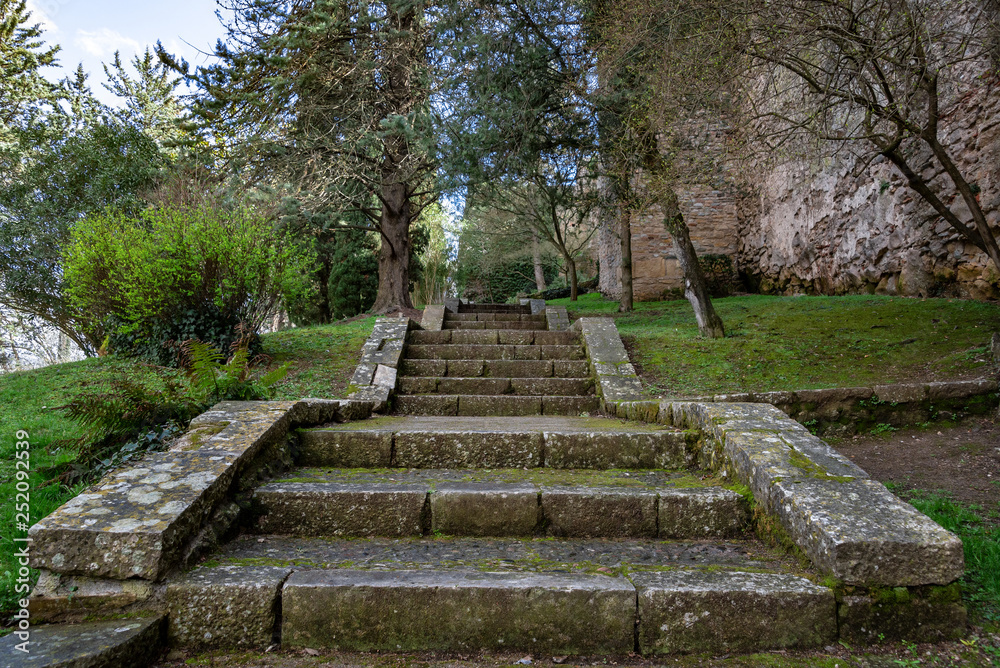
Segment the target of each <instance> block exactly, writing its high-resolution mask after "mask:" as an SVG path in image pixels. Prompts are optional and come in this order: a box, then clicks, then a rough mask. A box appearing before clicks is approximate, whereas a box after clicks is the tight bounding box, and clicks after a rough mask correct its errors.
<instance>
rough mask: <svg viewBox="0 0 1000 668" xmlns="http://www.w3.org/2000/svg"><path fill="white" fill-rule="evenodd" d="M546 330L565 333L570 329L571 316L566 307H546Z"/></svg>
mask: <svg viewBox="0 0 1000 668" xmlns="http://www.w3.org/2000/svg"><path fill="white" fill-rule="evenodd" d="M545 324H546V329H548V330H549V331H552V332H563V331H566V330H567V329H569V314H568V313H567V312H566V307H565V306H546V307H545Z"/></svg>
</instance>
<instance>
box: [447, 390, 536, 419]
mask: <svg viewBox="0 0 1000 668" xmlns="http://www.w3.org/2000/svg"><path fill="white" fill-rule="evenodd" d="M458 414H459V415H483V416H490V415H509V416H517V415H541V414H542V398H541V397H518V396H513V395H503V396H477V395H461V396H459V397H458Z"/></svg>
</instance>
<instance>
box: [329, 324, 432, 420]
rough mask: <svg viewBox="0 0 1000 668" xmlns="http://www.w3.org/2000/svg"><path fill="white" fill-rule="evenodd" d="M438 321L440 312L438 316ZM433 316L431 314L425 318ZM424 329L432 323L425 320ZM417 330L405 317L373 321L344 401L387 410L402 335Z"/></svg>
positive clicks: (393, 385)
mask: <svg viewBox="0 0 1000 668" xmlns="http://www.w3.org/2000/svg"><path fill="white" fill-rule="evenodd" d="M440 315H441V317H442V319H443V317H444V314H443V312H442V313H441V314H440ZM431 316H433V312H432V313H431V314H430V315H429V316H425V317H431ZM428 326H429V327H432V326H433V325H432V323H431V322H430V321H428ZM415 327H420V325H418V324H417V323H416V322H414V321H413V320H411V319H409V318H405V317H402V318H386V317H382V318H377V319H376V320H375V326H374V327H373V328H372V333H371V334H370V335H369V336H368V339H367V340H366V341H365V343H364V345H363V346H362V347H361V361H360V362H359V363H358V366H357V368H356V369H355V370H354V375H353V376H351V382H350V383H349V385H348V387H347V390H348V395H347V398H348V399H353V400H356V401H364V402H371V403H372V404H373V410H375V411H378V412H381V411H383V410H385V409H386V408H387V407H388V404H389V399H390V398H391V397H392V394H393V392H395V390H396V369H397V368H398V367H399V363H400V361H401V360H402V358H403V350H404V348H405V347H406V334H407V332H409V331H410V329H412V328H415Z"/></svg>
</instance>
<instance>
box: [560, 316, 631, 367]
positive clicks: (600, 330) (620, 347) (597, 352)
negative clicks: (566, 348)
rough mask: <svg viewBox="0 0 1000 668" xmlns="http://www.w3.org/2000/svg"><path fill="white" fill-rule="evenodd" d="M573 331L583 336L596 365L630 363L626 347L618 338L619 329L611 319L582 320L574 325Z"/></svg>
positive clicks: (590, 356) (591, 359) (589, 355)
mask: <svg viewBox="0 0 1000 668" xmlns="http://www.w3.org/2000/svg"><path fill="white" fill-rule="evenodd" d="M573 329H574V330H575V331H579V332H580V334H581V335H582V338H583V344H584V346H586V348H587V356H588V357H589V358H590V361H591V362H593V363H594V364H598V363H603V364H617V363H621V362H628V361H629V359H628V353H627V352H626V351H625V346H624V344H622V340H621V337H620V336H618V328H617V327H615V323H614V321H613V320H612V319H611V318H580V319H579V320H577V321H576V322H575V323H573Z"/></svg>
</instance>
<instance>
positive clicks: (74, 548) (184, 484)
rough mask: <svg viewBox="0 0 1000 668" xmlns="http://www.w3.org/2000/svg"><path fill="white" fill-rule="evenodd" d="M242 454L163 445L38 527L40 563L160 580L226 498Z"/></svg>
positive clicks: (35, 562) (35, 548)
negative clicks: (172, 448)
mask: <svg viewBox="0 0 1000 668" xmlns="http://www.w3.org/2000/svg"><path fill="white" fill-rule="evenodd" d="M237 459H238V458H237V455H235V454H233V453H231V452H226V451H216V450H206V449H201V450H195V451H193V452H163V453H155V454H152V455H147V456H146V457H145V458H143V459H142V461H140V462H139V463H138V464H137V465H135V466H133V467H132V468H128V469H123V470H120V471H116V472H115V473H113V474H111V475H110V476H108V477H106V478H104V479H103V480H102V481H101V482H99V483H98V484H97V485H95V486H93V487H90V488H88V489H87V490H86V491H84V492H83V493H81V494H78V495H77V496H75V497H74V498H72V499H70V500H69V501H68V502H66V503H65V504H63V505H62V506H60V507H59V508H58V509H57V510H56V511H55V512H53V513H52V514H51V515H49V516H48V517H46V518H44V519H43V520H41V521H40V522H38V523H37V524H35V525H34V526H33V527H31V529H30V530H29V536H30V537H31V538H32V540H33V541H34V544H33V545H32V550H31V565H32V567H33V568H44V569H48V570H51V571H55V572H57V573H68V574H77V575H89V576H92V577H109V578H118V579H122V580H124V579H127V578H134V577H138V578H144V579H147V580H158V579H159V578H160V577H162V576H163V575H164V574H165V573H166V572H167V571H168V570H169V569H170V568H171V567H172V566H173V565H174V564H175V563H177V561H178V559H179V558H180V556H181V553H182V552H183V549H184V546H185V544H186V543H187V542H188V541H189V540H190V539H192V538H193V537H194V536H195V535H196V534H197V533H198V531H199V530H200V529H201V527H202V525H203V523H204V522H205V520H207V519H208V517H209V516H210V515H211V513H212V511H213V510H214V508H215V505H216V504H217V503H218V502H220V501H221V500H222V499H223V498H224V497H225V495H226V493H227V491H228V490H229V486H230V484H231V483H232V482H233V480H234V474H235V468H236V466H235V464H236V462H237Z"/></svg>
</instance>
